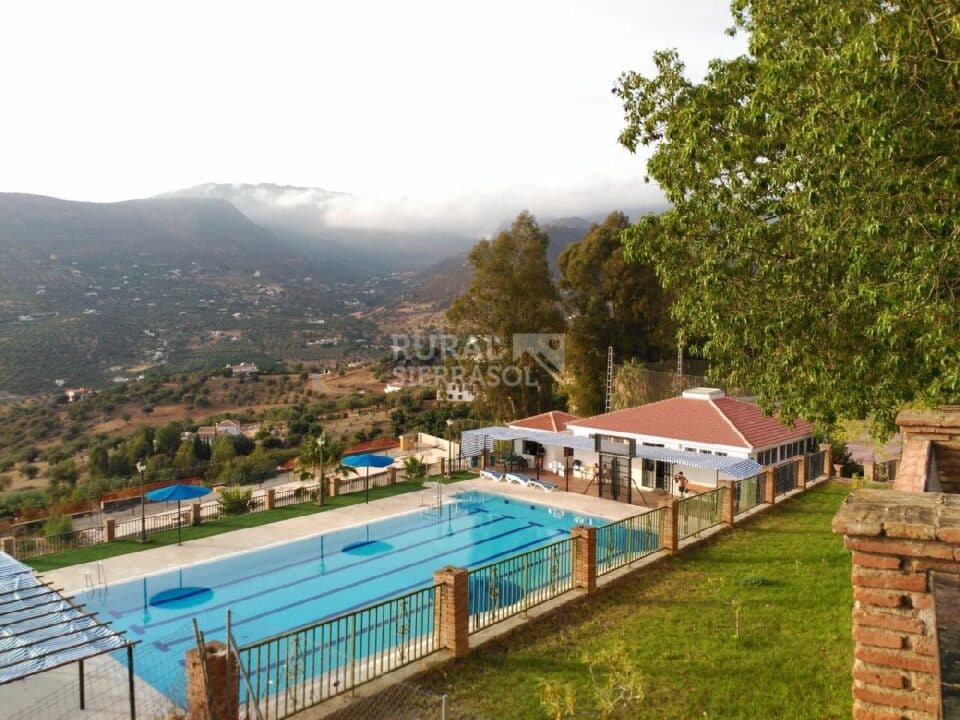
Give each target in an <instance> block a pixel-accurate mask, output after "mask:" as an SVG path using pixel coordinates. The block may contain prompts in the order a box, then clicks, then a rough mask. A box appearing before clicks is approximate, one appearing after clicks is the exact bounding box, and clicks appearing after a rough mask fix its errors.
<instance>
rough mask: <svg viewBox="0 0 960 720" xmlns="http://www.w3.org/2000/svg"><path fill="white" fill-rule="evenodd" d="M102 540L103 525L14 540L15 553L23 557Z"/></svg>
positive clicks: (68, 548) (85, 545)
mask: <svg viewBox="0 0 960 720" xmlns="http://www.w3.org/2000/svg"><path fill="white" fill-rule="evenodd" d="M101 542H103V528H102V527H93V528H87V529H85V530H73V531H72V532H68V533H61V534H59V535H47V536H41V537H29V538H16V539H15V540H14V555H15V556H16V557H17V558H23V559H26V558H33V557H37V556H39V555H49V554H50V553H55V552H61V551H63V550H74V549H76V548H81V547H87V546H88V545H96V544H97V543H101Z"/></svg>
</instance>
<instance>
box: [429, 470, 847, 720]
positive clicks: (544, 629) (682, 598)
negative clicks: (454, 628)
mask: <svg viewBox="0 0 960 720" xmlns="http://www.w3.org/2000/svg"><path fill="white" fill-rule="evenodd" d="M848 492H849V488H848V487H847V486H844V485H840V484H837V483H831V484H828V485H826V486H822V487H820V488H817V489H814V490H811V491H809V492H807V493H805V494H803V495H800V496H798V497H796V498H794V499H792V500H789V501H787V502H785V503H784V504H783V505H782V506H780V507H778V508H776V509H773V510H770V511H767V512H766V513H764V514H763V515H761V516H759V517H757V518H755V519H753V520H750V521H746V522H744V524H743V525H742V526H740V527H738V528H737V529H736V530H735V531H734V532H732V533H725V534H723V535H721V536H720V537H719V538H718V539H716V540H715V541H713V542H709V543H707V544H705V545H704V546H703V547H701V548H698V549H695V550H692V551H688V552H687V553H685V554H683V555H681V556H680V557H679V558H671V559H669V560H667V561H665V562H661V563H659V564H656V565H654V566H652V567H650V568H647V569H643V570H641V571H639V572H637V573H636V574H635V575H633V576H632V577H628V578H625V579H623V580H621V581H619V582H618V583H615V584H613V585H612V586H611V587H607V588H604V589H601V590H600V591H599V592H598V593H597V594H596V595H594V596H592V597H589V598H584V599H582V600H580V601H578V602H575V603H571V604H569V605H567V606H565V607H563V608H561V609H559V610H558V611H556V612H554V613H552V614H549V615H547V616H545V617H543V618H541V619H540V620H537V621H535V622H531V623H530V624H528V625H526V626H524V627H522V628H520V629H519V630H517V631H516V632H515V633H514V634H512V635H510V636H507V637H505V638H503V639H501V640H498V641H495V642H493V643H491V644H489V645H487V646H485V647H484V648H483V649H480V650H477V651H475V652H474V654H472V655H471V656H469V657H467V658H465V659H464V660H460V661H455V662H453V663H451V664H447V665H445V666H443V667H442V668H441V669H439V670H437V671H435V672H432V673H430V674H428V675H426V676H424V677H423V678H420V679H419V680H418V682H422V683H423V684H425V685H426V686H427V687H429V688H430V689H432V690H435V691H437V692H443V693H447V694H448V695H449V704H448V708H449V710H450V712H449V713H448V717H450V718H546V717H549V716H548V715H547V714H546V712H545V711H544V709H543V708H542V707H541V705H540V697H541V690H540V682H539V681H540V679H541V678H546V679H548V680H551V681H561V682H563V681H565V682H568V683H570V684H572V686H573V688H574V691H575V697H576V701H577V710H578V711H579V713H578V715H577V717H598V716H599V713H598V712H597V708H596V706H595V705H592V703H591V692H590V689H589V688H590V680H589V676H588V670H587V668H586V667H585V666H584V665H583V663H582V661H581V656H582V654H583V652H584V651H587V652H590V653H592V655H593V656H594V657H600V658H603V657H604V653H605V652H607V651H609V649H610V648H611V647H613V646H614V644H615V643H616V642H617V641H623V642H624V643H625V644H626V648H627V652H628V654H629V655H630V656H631V657H633V658H635V659H636V660H637V661H638V662H639V665H640V668H641V670H642V673H643V678H644V681H643V690H644V698H643V699H642V700H641V701H639V702H637V703H635V704H634V705H633V706H632V707H629V708H625V709H622V710H621V711H620V712H618V713H616V714H614V715H613V717H624V718H669V719H670V720H684V719H688V718H689V719H692V718H724V719H726V718H744V719H746V718H749V719H750V720H757V719H760V718H797V719H798V720H799V719H801V718H802V719H803V720H807V719H808V718H817V719H818V720H821V719H825V718H843V719H846V718H849V717H850V715H851V705H852V702H851V690H850V668H851V664H852V661H853V643H852V640H851V637H850V632H851V617H850V616H851V607H852V602H853V601H852V591H851V585H850V558H849V553H848V552H847V551H846V550H844V548H843V542H842V538H840V537H838V536H835V535H833V534H832V533H831V532H830V520H831V518H832V517H833V515H834V513H835V512H836V510H837V508H838V507H839V505H840V503H841V502H842V500H843V498H844V497H846V495H847V493H848ZM738 606H739V608H740V636H739V638H738V637H737V636H736V607H738ZM597 672H598V676H597V679H598V680H599V681H601V682H602V681H603V679H604V678H605V677H606V676H607V675H608V672H609V667H608V666H605V665H604V664H603V663H602V662H601V663H600V664H599V665H598V666H597Z"/></svg>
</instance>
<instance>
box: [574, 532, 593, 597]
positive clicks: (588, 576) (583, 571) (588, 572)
mask: <svg viewBox="0 0 960 720" xmlns="http://www.w3.org/2000/svg"><path fill="white" fill-rule="evenodd" d="M570 535H571V536H572V537H573V543H572V547H573V557H572V558H571V562H573V585H574V587H578V588H583V589H584V590H586V591H587V592H588V593H592V592H593V591H595V590H596V589H597V529H596V528H595V527H590V526H587V525H577V526H576V527H575V528H573V529H572V530H571V531H570Z"/></svg>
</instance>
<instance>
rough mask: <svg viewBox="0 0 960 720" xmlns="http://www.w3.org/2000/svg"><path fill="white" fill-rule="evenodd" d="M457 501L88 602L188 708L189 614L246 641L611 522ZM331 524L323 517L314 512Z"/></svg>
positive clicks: (463, 497)
mask: <svg viewBox="0 0 960 720" xmlns="http://www.w3.org/2000/svg"><path fill="white" fill-rule="evenodd" d="M454 498H455V499H456V500H457V502H455V503H452V504H449V505H445V506H444V507H443V508H442V511H441V512H440V513H439V514H438V513H437V511H436V509H435V508H430V509H429V510H425V511H415V512H412V513H408V514H405V515H400V516H396V517H391V518H387V519H385V520H381V521H378V522H374V523H370V524H368V525H361V526H357V527H352V528H346V529H343V530H335V531H331V532H328V533H324V534H321V535H316V536H313V537H310V538H306V539H303V540H298V541H295V542H290V543H286V544H283V545H277V546H273V547H269V548H264V549H262V550H256V551H251V552H247V553H243V554H237V555H233V556H230V557H226V558H223V559H220V560H215V561H210V562H206V563H202V564H197V565H191V566H188V567H185V568H182V569H180V570H174V571H170V572H166V573H163V574H159V575H151V576H149V577H146V578H142V579H139V580H131V581H128V582H124V583H117V584H115V585H111V586H109V587H108V588H107V589H106V590H105V591H104V590H102V589H100V590H98V591H89V592H86V593H83V594H81V595H80V596H79V600H80V601H81V602H85V603H86V604H87V606H88V607H89V608H90V609H91V610H94V611H97V612H99V613H102V617H103V619H104V620H111V621H112V622H113V626H114V627H115V628H116V629H118V630H126V631H128V632H127V634H128V636H129V637H130V638H131V639H132V640H140V641H142V642H141V644H140V645H139V646H138V647H137V650H136V671H137V674H138V675H140V677H141V678H142V679H144V680H145V681H147V682H149V683H150V684H151V685H152V686H153V687H155V688H156V689H157V690H159V691H160V692H162V693H164V694H165V695H167V696H168V697H170V698H171V699H172V700H174V701H176V702H178V704H181V705H182V704H183V702H184V700H185V698H184V691H183V684H184V670H183V661H184V656H185V654H186V652H187V650H188V649H189V648H191V647H195V646H196V645H195V641H194V636H193V626H192V623H191V620H192V619H193V618H196V619H197V622H198V624H199V626H200V629H201V630H203V631H204V633H205V635H206V637H207V639H220V640H222V639H223V638H224V621H225V617H226V611H227V610H228V609H229V610H231V611H232V623H233V635H234V638H235V640H236V642H237V643H238V644H239V645H244V644H246V643H250V642H253V641H256V640H260V639H262V638H265V637H268V636H270V635H273V634H276V633H281V632H285V631H288V630H291V629H293V628H296V627H298V626H301V625H306V624H310V623H315V622H317V621H319V620H322V619H324V618H328V617H331V616H335V615H339V614H341V613H344V612H347V611H349V610H353V609H356V608H360V607H363V606H366V605H370V604H372V603H375V602H377V601H379V600H384V599H387V598H390V597H393V596H396V595H399V594H401V593H404V592H407V591H410V590H414V589H416V588H420V587H423V586H425V585H427V584H429V583H430V582H431V581H432V578H433V573H434V571H435V570H438V569H439V568H441V567H444V566H446V565H456V566H459V567H477V566H479V565H484V564H486V563H491V562H496V561H498V560H502V559H504V558H506V557H509V556H511V555H514V554H516V553H520V552H523V551H526V550H531V549H533V548H536V547H539V546H542V545H545V544H547V543H550V542H552V541H556V540H559V539H561V538H564V537H569V530H570V528H572V527H573V526H575V525H578V524H582V525H596V526H600V525H604V524H606V523H607V522H608V521H607V520H604V519H601V518H595V517H589V516H582V515H575V514H573V513H569V512H566V511H563V510H559V509H557V508H552V507H549V506H546V505H539V504H534V503H529V502H521V501H518V500H517V499H515V498H507V497H505V496H501V495H495V494H489V493H479V492H475V491H473V492H469V493H460V494H458V495H455V496H454ZM315 518H316V522H317V529H318V530H322V527H323V525H322V523H323V519H324V516H323V515H317V516H315Z"/></svg>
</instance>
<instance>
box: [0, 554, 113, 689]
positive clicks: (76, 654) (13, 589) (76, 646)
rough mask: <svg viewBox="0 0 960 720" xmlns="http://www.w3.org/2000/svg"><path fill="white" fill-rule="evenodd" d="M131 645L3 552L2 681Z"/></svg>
mask: <svg viewBox="0 0 960 720" xmlns="http://www.w3.org/2000/svg"><path fill="white" fill-rule="evenodd" d="M129 645H131V643H130V641H129V640H127V639H126V638H125V637H124V636H123V635H120V634H119V633H117V632H115V631H114V630H112V629H110V627H109V626H107V625H105V624H103V623H101V622H100V621H99V620H98V619H97V617H96V615H94V614H93V613H88V612H85V611H84V610H83V609H82V608H81V607H78V606H77V605H75V604H74V603H72V602H71V601H70V600H69V599H67V598H65V597H64V596H63V595H61V594H60V593H59V592H58V591H57V590H54V589H53V588H51V587H50V586H49V585H46V584H44V583H42V582H41V581H40V580H38V579H37V577H36V576H35V575H34V574H33V571H32V570H31V569H30V568H29V567H27V566H26V565H24V564H23V563H21V562H19V561H17V560H15V559H14V558H12V557H10V556H9V555H7V554H6V553H3V552H0V685H3V684H5V683H8V682H13V681H14V680H19V679H21V678H25V677H27V676H29V675H35V674H37V673H41V672H44V671H45V670H52V669H53V668H56V667H60V666H61V665H66V664H68V663H72V662H76V661H78V660H84V659H86V658H89V657H93V656H95V655H102V654H103V653H107V652H112V651H114V650H119V649H121V648H125V647H128V646H129Z"/></svg>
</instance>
